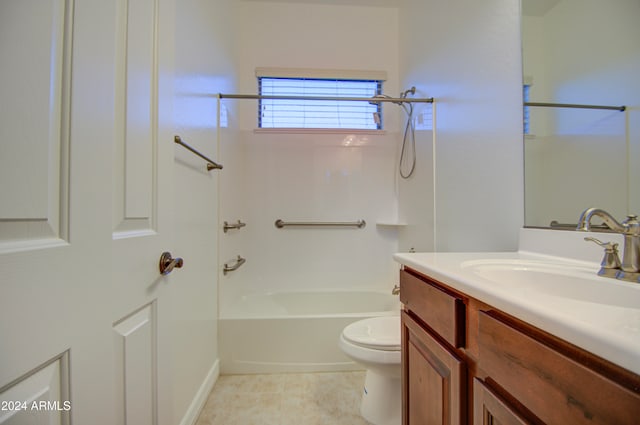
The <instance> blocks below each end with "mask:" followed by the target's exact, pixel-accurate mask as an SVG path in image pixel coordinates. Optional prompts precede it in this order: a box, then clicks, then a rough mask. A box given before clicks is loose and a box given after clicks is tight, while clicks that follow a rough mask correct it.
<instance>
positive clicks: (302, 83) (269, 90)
mask: <svg viewBox="0 0 640 425" xmlns="http://www.w3.org/2000/svg"><path fill="white" fill-rule="evenodd" d="M258 93H259V94H261V95H270V96H305V97H306V96H314V97H315V96H324V97H347V98H349V97H373V96H375V95H378V94H381V93H382V80H357V79H329V78H293V77H266V76H258ZM258 127H259V128H313V129H362V130H381V129H382V106H381V103H377V104H370V103H369V102H364V101H349V100H308V99H286V100H285V99H260V102H259V103H258Z"/></svg>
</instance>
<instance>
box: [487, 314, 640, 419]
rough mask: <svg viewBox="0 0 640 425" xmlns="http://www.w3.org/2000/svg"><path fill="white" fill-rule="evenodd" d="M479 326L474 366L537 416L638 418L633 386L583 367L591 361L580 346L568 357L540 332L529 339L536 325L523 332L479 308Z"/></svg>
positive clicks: (639, 397) (639, 400)
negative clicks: (476, 362) (624, 384)
mask: <svg viewBox="0 0 640 425" xmlns="http://www.w3.org/2000/svg"><path fill="white" fill-rule="evenodd" d="M479 330H480V337H479V368H480V369H482V370H483V371H484V373H486V375H487V378H486V381H487V382H494V383H495V384H496V385H497V387H499V388H501V391H504V392H506V394H507V395H508V396H509V397H513V398H514V399H516V400H517V401H518V402H520V403H522V405H524V406H525V407H526V408H527V409H528V410H529V411H530V412H532V413H533V415H535V416H537V418H538V419H539V420H541V421H542V422H545V423H549V424H603V425H604V424H617V425H622V424H637V423H638V418H639V417H640V393H639V389H638V387H635V388H636V389H635V391H633V390H631V389H630V388H631V387H629V388H628V387H625V386H622V385H620V384H618V383H616V382H614V381H613V380H612V379H610V378H609V377H607V376H605V375H604V374H601V373H598V372H596V371H595V370H592V369H591V368H588V367H586V366H585V365H584V364H583V363H584V362H585V361H586V360H588V359H589V358H591V360H589V361H590V362H592V363H596V362H595V360H593V356H591V355H588V353H586V352H584V351H583V350H579V349H578V348H577V347H573V348H572V350H573V354H572V357H569V356H568V354H569V351H566V350H562V351H564V352H560V351H557V350H556V349H554V348H551V346H550V345H548V344H546V343H543V342H541V340H544V339H543V338H539V336H538V337H536V338H535V339H534V337H533V335H537V333H536V331H535V330H532V331H531V332H527V333H524V332H522V331H520V330H518V329H516V328H514V327H513V326H512V325H511V324H510V323H509V319H508V318H504V317H502V316H500V315H499V314H496V313H494V312H489V313H487V312H480V325H479ZM530 335H532V336H530ZM539 339H540V340H539ZM567 345H568V344H567ZM574 359H583V360H581V362H577V361H575V360H574ZM591 366H593V365H591Z"/></svg>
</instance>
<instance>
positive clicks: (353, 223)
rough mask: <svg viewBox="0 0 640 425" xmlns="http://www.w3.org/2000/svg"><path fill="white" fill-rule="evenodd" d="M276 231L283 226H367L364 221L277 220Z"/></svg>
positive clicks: (360, 227)
mask: <svg viewBox="0 0 640 425" xmlns="http://www.w3.org/2000/svg"><path fill="white" fill-rule="evenodd" d="M274 224H275V226H276V227H277V228H278V229H282V228H283V227H285V226H301V227H309V226H324V227H357V228H359V229H362V228H363V227H364V226H366V225H367V222H366V221H364V220H358V221H349V222H341V221H312V222H307V221H282V220H281V219H277V220H276V222H275V223H274Z"/></svg>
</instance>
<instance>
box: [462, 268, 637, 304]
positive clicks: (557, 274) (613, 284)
mask: <svg viewBox="0 0 640 425" xmlns="http://www.w3.org/2000/svg"><path fill="white" fill-rule="evenodd" d="M461 268H462V269H467V270H468V271H470V272H472V273H474V274H475V275H476V276H478V277H480V278H482V279H484V280H487V281H490V282H492V283H493V284H497V285H502V286H505V287H508V288H509V289H510V290H514V291H525V292H529V291H535V292H536V293H542V294H545V295H549V296H553V297H562V298H565V299H568V300H573V301H582V302H589V303H596V304H605V305H611V306H618V307H625V308H633V309H640V284H637V283H631V282H624V281H620V280H616V279H611V278H606V277H601V276H598V275H597V274H596V271H597V270H593V268H591V267H586V266H581V265H579V264H573V263H556V262H545V261H536V260H524V259H487V260H470V261H465V262H463V263H462V264H461Z"/></svg>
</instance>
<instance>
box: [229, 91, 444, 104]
mask: <svg viewBox="0 0 640 425" xmlns="http://www.w3.org/2000/svg"><path fill="white" fill-rule="evenodd" d="M218 97H219V98H220V99H269V100H344V101H366V102H373V103H378V102H395V103H400V102H407V103H433V98H432V97H427V98H415V97H412V98H404V97H376V98H375V99H374V98H373V97H339V96H274V95H264V94H263V95H260V94H222V93H219V94H218Z"/></svg>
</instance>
